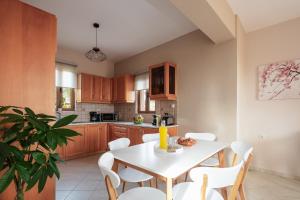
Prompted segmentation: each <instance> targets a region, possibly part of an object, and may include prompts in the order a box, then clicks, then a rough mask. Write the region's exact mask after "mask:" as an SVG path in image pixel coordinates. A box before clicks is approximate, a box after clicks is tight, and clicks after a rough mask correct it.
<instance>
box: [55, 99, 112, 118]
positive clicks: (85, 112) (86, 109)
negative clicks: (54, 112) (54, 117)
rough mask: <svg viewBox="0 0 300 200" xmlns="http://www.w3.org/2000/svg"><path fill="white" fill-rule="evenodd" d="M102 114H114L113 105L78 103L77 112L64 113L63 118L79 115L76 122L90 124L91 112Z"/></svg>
mask: <svg viewBox="0 0 300 200" xmlns="http://www.w3.org/2000/svg"><path fill="white" fill-rule="evenodd" d="M91 111H96V112H102V113H112V112H114V105H113V104H92V103H76V108H75V111H62V113H61V116H62V117H64V116H66V115H72V114H75V115H78V117H77V118H76V120H75V122H88V121H90V114H89V113H90V112H91Z"/></svg>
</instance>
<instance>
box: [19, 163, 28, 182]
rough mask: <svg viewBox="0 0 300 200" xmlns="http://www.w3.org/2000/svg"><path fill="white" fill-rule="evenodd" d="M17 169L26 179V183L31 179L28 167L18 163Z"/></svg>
mask: <svg viewBox="0 0 300 200" xmlns="http://www.w3.org/2000/svg"><path fill="white" fill-rule="evenodd" d="M16 169H17V171H18V173H19V175H20V177H21V178H22V179H23V180H25V181H26V183H27V182H28V181H29V180H30V176H29V172H28V171H27V169H26V168H25V167H24V166H22V165H21V164H20V163H17V164H16Z"/></svg>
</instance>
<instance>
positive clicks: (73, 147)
mask: <svg viewBox="0 0 300 200" xmlns="http://www.w3.org/2000/svg"><path fill="white" fill-rule="evenodd" d="M67 128H69V129H72V130H74V131H76V132H78V133H80V134H81V135H80V136H76V137H74V138H72V141H68V145H67V146H63V147H58V148H57V150H56V151H57V153H58V154H59V155H60V158H61V159H63V160H70V159H74V158H80V157H84V156H88V155H92V154H96V153H99V152H104V151H106V150H107V141H108V137H107V124H87V125H73V126H68V127H67Z"/></svg>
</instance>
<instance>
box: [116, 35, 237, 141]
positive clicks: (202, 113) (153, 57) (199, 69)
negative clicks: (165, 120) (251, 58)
mask: <svg viewBox="0 0 300 200" xmlns="http://www.w3.org/2000/svg"><path fill="white" fill-rule="evenodd" d="M236 60H237V59H236V42H235V40H232V41H229V42H226V43H223V44H220V45H215V44H213V43H212V42H211V40H210V39H208V38H207V37H206V36H205V35H204V34H203V33H202V32H201V31H194V32H192V33H189V34H187V35H185V36H182V37H180V38H177V39H175V40H173V41H170V42H167V43H165V44H163V45H160V46H158V47H155V48H153V49H150V50H147V51H145V52H143V53H141V54H138V55H136V56H133V57H131V58H128V59H126V60H123V61H121V62H119V63H116V65H115V72H116V74H124V73H137V72H143V71H146V70H147V66H150V65H153V64H157V63H161V62H163V61H172V62H175V63H176V64H177V66H178V98H177V116H178V119H177V122H178V124H179V125H180V128H179V134H181V135H182V134H184V133H186V132H188V131H198V132H213V133H216V134H217V136H218V138H219V140H221V141H232V140H234V139H235V134H236Z"/></svg>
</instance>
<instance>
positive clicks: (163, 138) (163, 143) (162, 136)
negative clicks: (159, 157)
mask: <svg viewBox="0 0 300 200" xmlns="http://www.w3.org/2000/svg"><path fill="white" fill-rule="evenodd" d="M159 147H160V148H161V149H164V150H167V149H168V129H167V127H166V126H165V122H164V121H162V122H161V125H160V127H159Z"/></svg>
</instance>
